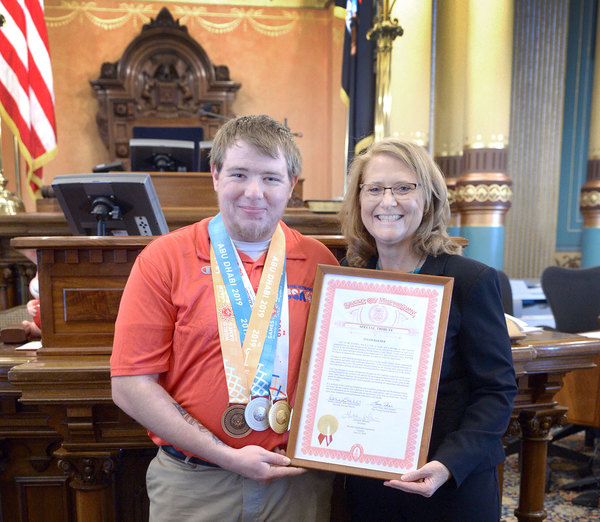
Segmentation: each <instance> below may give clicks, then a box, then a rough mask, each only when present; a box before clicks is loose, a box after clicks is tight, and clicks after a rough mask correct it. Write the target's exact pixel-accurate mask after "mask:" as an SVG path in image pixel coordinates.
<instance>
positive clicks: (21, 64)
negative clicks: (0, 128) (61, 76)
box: [0, 0, 57, 198]
mask: <svg viewBox="0 0 600 522" xmlns="http://www.w3.org/2000/svg"><path fill="white" fill-rule="evenodd" d="M0 14H1V15H2V16H3V17H4V23H3V25H2V26H1V27H0V117H1V118H2V120H4V122H5V123H6V124H7V125H8V127H9V128H10V130H11V132H12V133H13V134H14V135H15V136H16V138H17V141H18V143H19V150H20V152H21V154H22V155H23V158H24V159H25V161H26V162H27V180H28V184H27V186H28V188H29V189H30V190H31V195H32V196H33V197H34V198H35V197H39V196H40V193H41V187H42V169H41V167H42V165H45V164H46V163H47V162H48V161H50V160H51V159H53V158H54V157H55V156H56V150H57V149H56V122H55V118H54V90H53V85H52V68H51V64H50V52H49V49H48V36H47V33H46V24H45V21H44V4H43V2H42V0H0Z"/></svg>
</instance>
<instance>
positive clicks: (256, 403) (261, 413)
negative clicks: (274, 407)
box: [244, 397, 271, 431]
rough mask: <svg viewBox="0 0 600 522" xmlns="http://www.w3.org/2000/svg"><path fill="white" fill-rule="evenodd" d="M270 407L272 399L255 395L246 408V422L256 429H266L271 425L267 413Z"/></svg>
mask: <svg viewBox="0 0 600 522" xmlns="http://www.w3.org/2000/svg"><path fill="white" fill-rule="evenodd" d="M270 408H271V401H270V400H269V399H268V398H267V397H255V398H254V399H252V400H251V401H250V402H249V403H248V405H247V406H246V409H245V410H244V418H245V419H246V424H248V426H250V428H251V429H253V430H254V431H265V430H266V429H267V428H268V427H269V419H268V417H267V415H268V413H269V409H270Z"/></svg>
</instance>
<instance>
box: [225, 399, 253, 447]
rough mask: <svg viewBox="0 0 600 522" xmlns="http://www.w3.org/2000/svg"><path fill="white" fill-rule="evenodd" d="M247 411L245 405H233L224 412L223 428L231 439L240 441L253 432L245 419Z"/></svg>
mask: <svg viewBox="0 0 600 522" xmlns="http://www.w3.org/2000/svg"><path fill="white" fill-rule="evenodd" d="M245 409H246V405H245V404H232V405H231V406H229V407H228V408H227V409H226V410H225V411H224V412H223V416H222V417H221V426H222V427H223V430H224V431H225V433H227V435H229V436H230V437H234V438H236V439H240V438H242V437H245V436H246V435H248V434H249V433H250V432H251V431H252V430H251V429H250V426H248V424H247V423H246V419H245V418H244V410H245Z"/></svg>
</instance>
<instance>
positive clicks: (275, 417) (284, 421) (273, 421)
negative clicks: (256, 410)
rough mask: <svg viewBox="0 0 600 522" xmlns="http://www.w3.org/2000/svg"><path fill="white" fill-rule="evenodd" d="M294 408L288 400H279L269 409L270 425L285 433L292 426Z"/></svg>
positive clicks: (273, 428)
mask: <svg viewBox="0 0 600 522" xmlns="http://www.w3.org/2000/svg"><path fill="white" fill-rule="evenodd" d="M291 412H292V408H291V407H290V403H289V402H288V401H277V402H276V403H274V404H273V406H271V409H270V410H269V426H271V429H272V430H273V431H274V432H275V433H285V432H286V431H287V430H288V429H289V427H290V416H291Z"/></svg>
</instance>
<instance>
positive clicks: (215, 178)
mask: <svg viewBox="0 0 600 522" xmlns="http://www.w3.org/2000/svg"><path fill="white" fill-rule="evenodd" d="M210 174H211V175H212V179H213V187H214V189H215V192H217V185H218V181H219V173H218V172H217V167H215V166H214V165H211V167H210Z"/></svg>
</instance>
